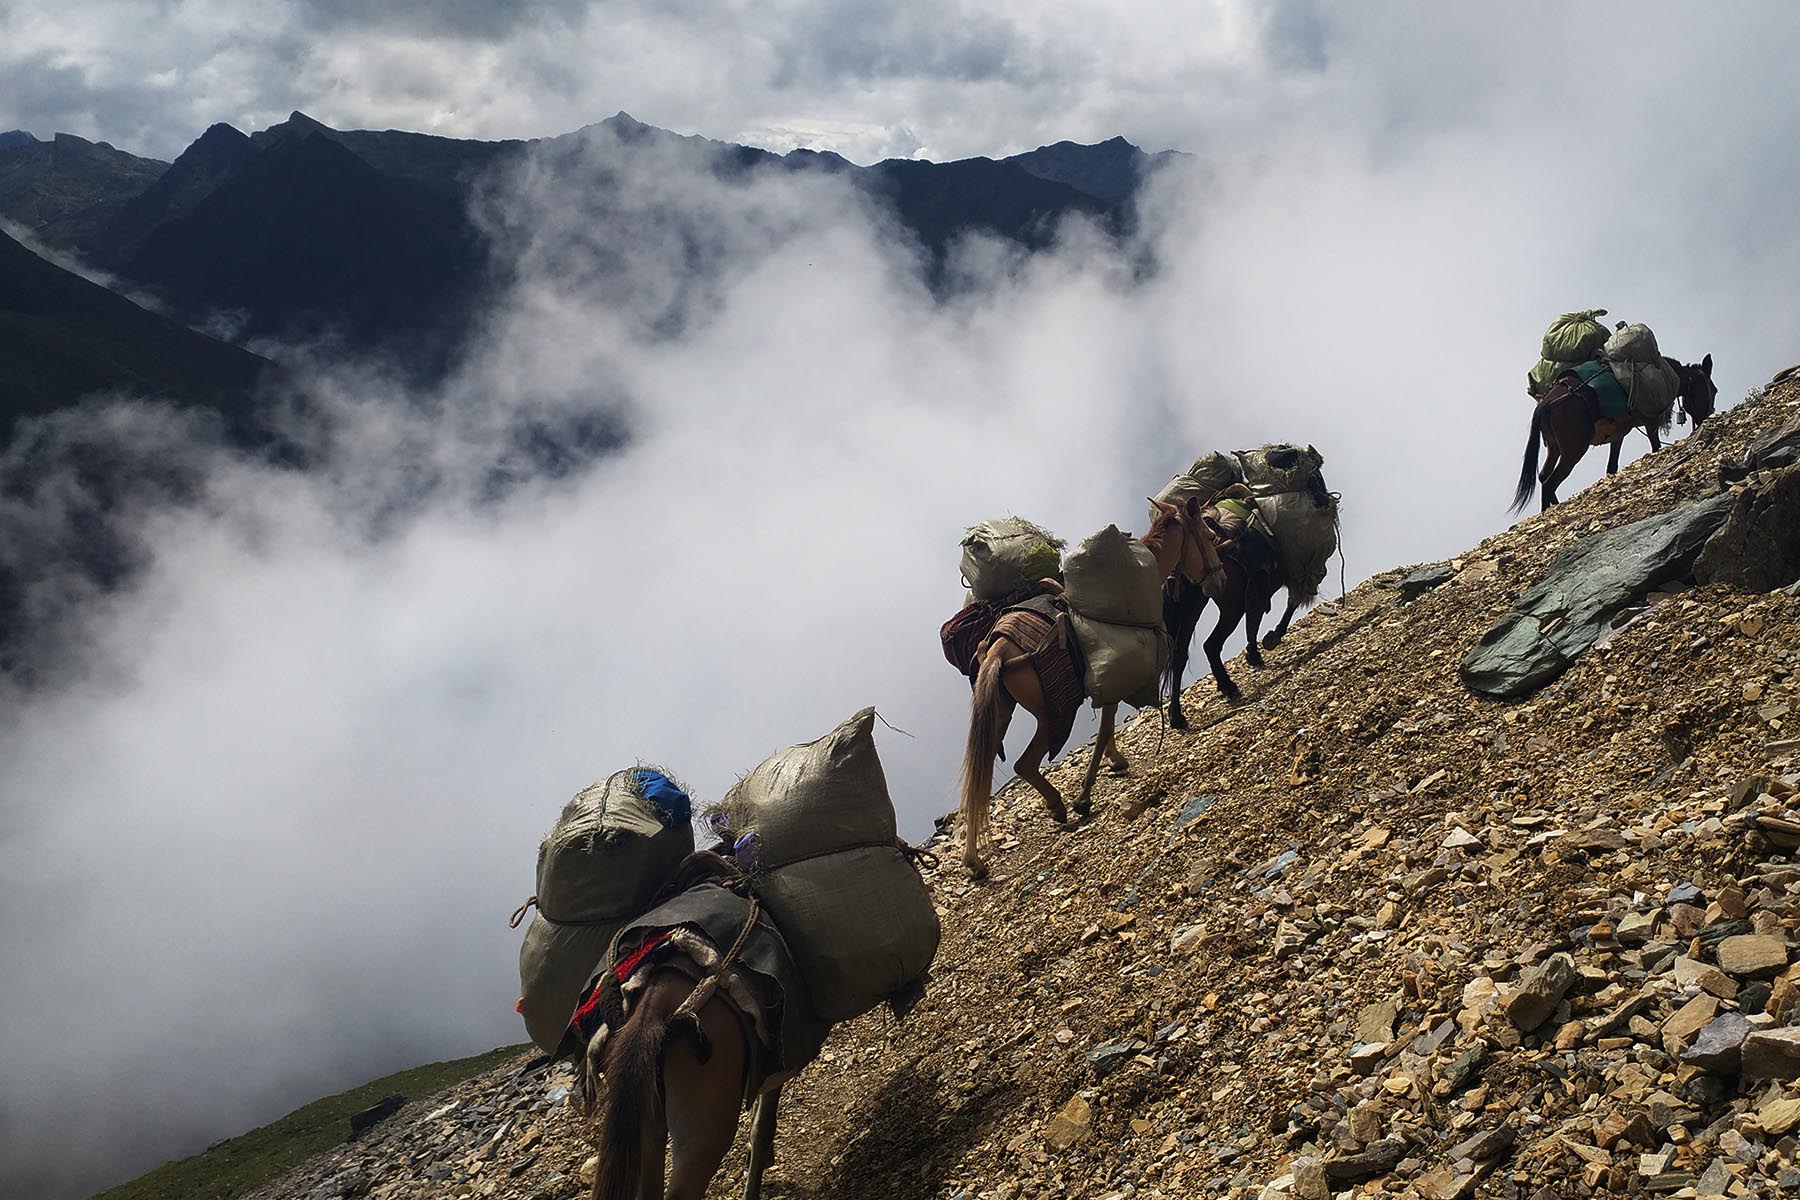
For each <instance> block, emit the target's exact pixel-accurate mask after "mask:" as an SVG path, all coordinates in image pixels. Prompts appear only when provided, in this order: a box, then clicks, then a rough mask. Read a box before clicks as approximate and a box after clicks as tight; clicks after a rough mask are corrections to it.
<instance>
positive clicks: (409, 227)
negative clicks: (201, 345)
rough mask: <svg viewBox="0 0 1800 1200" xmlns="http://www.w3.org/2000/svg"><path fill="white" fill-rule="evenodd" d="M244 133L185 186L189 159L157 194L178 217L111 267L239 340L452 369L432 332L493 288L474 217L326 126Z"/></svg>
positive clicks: (448, 332) (459, 317)
mask: <svg viewBox="0 0 1800 1200" xmlns="http://www.w3.org/2000/svg"><path fill="white" fill-rule="evenodd" d="M218 128H219V127H215V130H216V129H218ZM233 136H234V137H235V138H236V139H242V140H241V141H236V140H233V141H230V142H229V143H226V142H224V140H223V139H221V144H220V145H219V146H218V147H217V148H216V149H208V157H207V158H206V159H205V160H204V161H202V162H200V163H197V164H195V168H194V171H193V172H192V185H191V186H190V183H189V181H188V180H187V179H182V180H176V179H175V178H174V177H175V176H176V173H177V172H178V171H182V170H183V168H184V165H185V164H186V161H187V159H188V157H189V155H188V154H183V155H182V157H181V158H180V159H178V160H176V162H175V164H174V165H173V166H171V167H170V168H169V174H168V177H166V178H165V180H164V181H163V182H165V183H169V184H171V186H170V187H169V189H168V195H167V197H166V198H165V197H160V196H159V197H155V199H158V200H164V199H166V201H167V208H166V211H167V214H168V215H167V216H165V217H163V218H162V219H161V220H159V221H157V222H155V223H153V224H151V225H150V226H149V227H148V228H147V229H146V230H145V231H144V232H142V233H141V234H137V235H136V236H135V237H134V238H133V239H131V240H128V241H126V242H124V243H123V244H122V245H121V246H120V248H119V251H118V257H117V258H115V259H112V260H110V262H109V263H108V265H109V266H111V267H112V269H114V270H116V271H118V272H119V273H120V274H121V275H123V276H124V277H126V278H128V279H130V280H132V281H133V282H135V283H137V284H140V285H142V286H145V287H148V288H151V289H153V290H154V291H155V292H156V293H157V294H158V295H159V296H160V297H162V298H163V299H164V300H165V301H166V302H168V303H169V304H170V305H171V306H172V307H173V309H174V310H175V311H176V312H178V313H180V314H181V315H182V316H184V317H186V318H187V319H189V320H193V321H199V320H202V319H204V318H206V317H207V316H209V315H211V314H214V313H219V312H223V313H224V314H226V315H227V318H228V319H229V320H231V321H232V323H233V324H235V325H236V332H237V333H238V334H239V335H240V336H244V337H250V336H257V335H283V336H290V337H291V336H325V337H335V338H342V339H343V340H344V341H346V342H348V343H350V344H352V345H354V346H357V347H363V348H372V347H378V346H379V347H388V348H393V349H396V350H398V351H400V352H401V356H402V357H404V358H408V359H409V360H411V361H413V362H415V363H416V364H417V365H420V366H422V367H425V368H427V369H428V370H429V369H436V368H441V367H442V366H443V365H445V362H446V361H447V357H446V355H447V352H448V349H449V347H450V346H452V345H453V342H452V341H436V342H435V345H433V344H432V343H433V339H432V338H431V336H430V335H440V334H441V335H445V336H446V337H448V338H454V336H455V335H456V334H458V333H459V332H460V329H461V324H462V321H463V320H464V318H465V316H466V308H467V306H468V304H469V303H471V301H472V299H473V295H474V292H475V290H476V289H477V287H478V285H479V283H480V281H481V279H482V252H481V247H480V244H479V239H478V237H477V235H476V233H475V230H474V228H473V227H472V226H471V225H470V224H469V223H468V221H467V220H466V218H463V217H461V215H460V213H457V212H455V211H453V210H449V209H447V208H446V207H445V206H442V205H427V204H422V203H420V201H419V198H418V195H417V193H416V192H415V191H414V190H413V189H411V188H409V187H408V186H407V185H406V184H405V183H403V182H396V181H395V180H394V179H393V178H390V177H389V176H387V175H384V174H383V173H382V172H380V171H378V170H377V169H376V168H375V167H373V166H371V165H370V164H369V163H368V162H367V161H365V160H364V159H363V158H362V157H360V156H359V155H358V154H356V153H354V152H353V151H351V150H350V149H349V148H347V147H346V146H344V145H343V144H342V143H340V142H338V141H336V140H334V139H332V138H330V137H328V136H326V135H325V134H323V133H321V132H319V131H317V130H314V129H310V128H306V127H299V128H296V129H294V130H292V131H290V132H288V133H287V134H286V135H285V136H281V137H279V138H276V139H274V140H272V141H269V142H267V143H265V144H264V145H263V146H261V147H258V146H255V145H254V144H253V143H251V142H250V141H249V139H247V138H243V135H241V134H236V133H235V131H233ZM207 140H208V139H204V138H203V139H202V142H201V143H196V144H195V146H194V147H193V148H192V150H194V151H200V150H201V149H203V146H202V143H204V142H206V141H207ZM227 145H229V149H227V148H226V146H227ZM221 161H223V162H225V163H227V164H228V165H225V166H224V167H223V169H222V170H221V171H217V172H216V177H214V178H212V182H211V186H210V187H206V186H205V184H206V181H207V179H208V178H209V177H211V176H213V175H214V173H215V168H216V167H217V166H218V164H219V163H220V162H221ZM160 187H161V184H159V188H160ZM144 199H145V200H149V199H152V197H151V196H149V194H146V196H145V197H144ZM133 215H134V216H135V215H137V210H136V209H134V211H133ZM428 347H429V348H428Z"/></svg>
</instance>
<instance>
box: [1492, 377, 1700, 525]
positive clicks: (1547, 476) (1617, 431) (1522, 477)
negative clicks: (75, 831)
mask: <svg viewBox="0 0 1800 1200" xmlns="http://www.w3.org/2000/svg"><path fill="white" fill-rule="evenodd" d="M1663 361H1664V362H1666V363H1668V364H1669V366H1670V368H1671V369H1672V370H1673V371H1674V372H1675V375H1676V378H1678V379H1679V380H1680V381H1681V383H1680V387H1679V388H1678V389H1677V391H1676V395H1677V396H1678V397H1679V398H1680V400H1681V411H1683V412H1684V413H1686V414H1687V415H1688V417H1689V419H1691V420H1692V421H1693V422H1694V428H1695V429H1698V428H1700V423H1701V422H1702V421H1704V420H1706V418H1708V417H1710V416H1712V412H1713V406H1714V404H1715V403H1716V402H1717V400H1718V398H1719V389H1718V387H1717V386H1715V385H1714V383H1713V380H1712V355H1710V354H1709V355H1707V356H1706V357H1705V358H1704V359H1702V360H1700V362H1699V363H1697V364H1696V365H1694V366H1688V365H1686V364H1684V363H1679V362H1676V361H1675V360H1674V359H1672V358H1669V357H1667V356H1665V357H1664V359H1663ZM1564 381H1565V376H1558V377H1557V382H1556V383H1553V384H1552V385H1551V388H1550V392H1549V394H1548V395H1546V396H1545V397H1544V398H1543V399H1542V400H1540V401H1538V406H1537V408H1536V409H1534V410H1533V411H1532V414H1531V436H1530V438H1529V440H1528V441H1527V442H1526V443H1525V464H1524V466H1523V467H1522V468H1521V469H1520V471H1519V487H1518V490H1517V491H1515V492H1514V493H1513V504H1512V511H1513V512H1518V511H1520V510H1521V509H1523V508H1524V507H1525V506H1526V505H1527V504H1528V503H1530V502H1531V493H1532V492H1533V491H1534V490H1535V489H1536V487H1537V485H1538V484H1540V483H1541V484H1542V485H1543V508H1545V509H1547V508H1549V507H1550V506H1551V505H1552V504H1555V503H1556V487H1557V485H1558V484H1560V483H1561V482H1562V481H1563V480H1565V479H1567V478H1568V477H1569V472H1570V471H1573V470H1574V469H1575V464H1576V463H1578V462H1580V461H1581V459H1582V456H1583V455H1585V454H1586V453H1587V452H1588V447H1589V446H1600V445H1605V444H1606V443H1608V442H1610V443H1612V453H1611V455H1610V456H1609V457H1608V458H1607V460H1606V473H1607V474H1608V475H1612V474H1614V473H1616V472H1617V471H1618V469H1619V447H1620V446H1621V445H1623V444H1624V441H1625V435H1626V434H1627V433H1630V432H1631V431H1632V429H1634V428H1637V427H1638V426H1640V425H1641V426H1642V427H1643V430H1644V433H1645V434H1646V435H1647V436H1648V437H1649V438H1650V449H1652V450H1661V449H1662V439H1660V438H1659V437H1657V430H1656V427H1655V426H1653V425H1646V424H1644V423H1643V422H1642V421H1640V420H1638V419H1636V418H1635V416H1634V415H1633V414H1632V413H1631V412H1629V411H1627V412H1626V413H1625V415H1624V416H1621V417H1613V418H1605V417H1602V416H1600V414H1599V412H1598V411H1597V409H1596V406H1595V404H1594V401H1593V399H1592V397H1591V395H1590V394H1589V392H1588V390H1587V388H1585V387H1571V386H1567V384H1566V383H1565V382H1564ZM1559 385H1562V386H1559ZM1664 428H1667V426H1664ZM1540 438H1542V440H1543V443H1544V469H1543V470H1542V471H1541V472H1540V471H1539V470H1538V440H1539V439H1540ZM1540 511H1542V510H1540Z"/></svg>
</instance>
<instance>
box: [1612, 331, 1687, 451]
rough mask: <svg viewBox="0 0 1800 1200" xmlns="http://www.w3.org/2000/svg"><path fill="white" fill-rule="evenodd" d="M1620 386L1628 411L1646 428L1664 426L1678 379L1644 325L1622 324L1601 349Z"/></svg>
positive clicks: (1667, 422) (1668, 415)
mask: <svg viewBox="0 0 1800 1200" xmlns="http://www.w3.org/2000/svg"><path fill="white" fill-rule="evenodd" d="M1601 353H1602V354H1603V355H1604V356H1605V358H1606V364H1607V366H1608V367H1610V368H1611V369H1612V373H1613V375H1614V377H1616V378H1617V379H1618V381H1619V386H1620V387H1622V388H1624V389H1625V395H1626V397H1627V398H1628V399H1629V400H1630V403H1631V411H1632V413H1633V414H1635V415H1636V417H1637V419H1638V420H1639V421H1640V422H1642V423H1643V424H1644V426H1645V427H1646V428H1652V429H1665V428H1667V427H1668V424H1669V418H1670V416H1671V415H1673V413H1674V411H1675V395H1676V393H1677V392H1679V391H1680V390H1681V378H1680V376H1678V375H1677V374H1676V373H1675V369H1674V368H1673V367H1671V366H1670V365H1669V362H1668V360H1667V359H1665V358H1664V357H1663V355H1662V351H1661V350H1660V349H1658V348H1657V345H1656V335H1655V334H1654V333H1651V332H1650V327H1649V326H1647V325H1642V324H1637V325H1622V326H1620V327H1619V329H1618V330H1617V331H1616V332H1615V333H1614V334H1613V335H1612V336H1611V337H1610V338H1608V339H1607V340H1606V345H1605V347H1604V349H1603V350H1602V352H1601Z"/></svg>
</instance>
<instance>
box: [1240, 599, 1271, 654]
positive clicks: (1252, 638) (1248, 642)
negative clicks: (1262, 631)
mask: <svg viewBox="0 0 1800 1200" xmlns="http://www.w3.org/2000/svg"><path fill="white" fill-rule="evenodd" d="M1268 614H1269V602H1268V600H1267V599H1266V598H1265V599H1264V600H1263V601H1262V602H1261V603H1260V604H1257V603H1251V604H1250V605H1249V606H1248V607H1247V608H1246V609H1245V610H1244V661H1245V662H1247V663H1249V664H1250V665H1251V666H1252V667H1254V668H1256V669H1257V670H1261V669H1262V666H1263V656H1262V651H1261V650H1260V649H1258V648H1257V644H1256V631H1257V628H1258V627H1259V626H1260V625H1261V624H1262V619H1263V618H1264V617H1266V616H1268Z"/></svg>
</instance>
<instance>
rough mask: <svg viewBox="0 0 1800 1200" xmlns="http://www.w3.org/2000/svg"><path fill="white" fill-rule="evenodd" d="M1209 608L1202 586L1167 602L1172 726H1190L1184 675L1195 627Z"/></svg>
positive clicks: (1170, 724) (1166, 625)
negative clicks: (1183, 692)
mask: <svg viewBox="0 0 1800 1200" xmlns="http://www.w3.org/2000/svg"><path fill="white" fill-rule="evenodd" d="M1205 610H1206V596H1205V594H1204V593H1202V592H1201V591H1200V589H1199V588H1198V587H1195V588H1194V593H1193V594H1192V595H1189V596H1184V597H1183V598H1182V599H1181V600H1180V601H1174V602H1170V603H1167V604H1165V605H1164V606H1163V625H1164V626H1165V627H1166V628H1167V629H1168V631H1169V639H1170V641H1171V642H1172V643H1173V645H1172V646H1171V647H1170V649H1169V728H1171V729H1186V728H1187V727H1188V720H1187V714H1186V713H1184V712H1182V711H1181V676H1182V673H1183V672H1184V671H1186V670H1187V664H1188V655H1189V653H1190V652H1191V651H1192V649H1193V643H1194V628H1195V626H1197V625H1199V624H1200V614H1201V613H1202V612H1204V611H1205Z"/></svg>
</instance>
